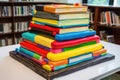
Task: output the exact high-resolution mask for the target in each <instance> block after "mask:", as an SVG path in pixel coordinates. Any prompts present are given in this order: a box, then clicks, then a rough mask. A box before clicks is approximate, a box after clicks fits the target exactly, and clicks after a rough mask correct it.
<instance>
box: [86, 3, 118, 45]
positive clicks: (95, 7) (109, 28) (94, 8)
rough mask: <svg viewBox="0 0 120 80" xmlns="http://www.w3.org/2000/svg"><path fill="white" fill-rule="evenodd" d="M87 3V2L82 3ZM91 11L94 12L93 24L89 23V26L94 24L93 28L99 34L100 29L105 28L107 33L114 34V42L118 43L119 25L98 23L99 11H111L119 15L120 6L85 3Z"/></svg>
mask: <svg viewBox="0 0 120 80" xmlns="http://www.w3.org/2000/svg"><path fill="white" fill-rule="evenodd" d="M84 5H87V4H84ZM87 6H88V8H89V9H90V11H91V12H93V13H94V16H93V20H94V21H93V22H94V23H93V24H90V25H91V26H94V29H95V30H96V32H97V34H98V35H100V31H101V30H105V31H106V32H107V34H110V35H114V38H115V43H117V44H120V36H119V35H120V26H115V25H114V26H110V25H104V24H100V23H99V22H100V14H101V12H103V11H104V12H106V11H113V12H115V13H116V14H117V15H120V6H98V5H87Z"/></svg>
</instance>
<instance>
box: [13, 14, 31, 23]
mask: <svg viewBox="0 0 120 80" xmlns="http://www.w3.org/2000/svg"><path fill="white" fill-rule="evenodd" d="M30 20H32V15H28V16H14V22H25V21H27V22H28V21H30Z"/></svg>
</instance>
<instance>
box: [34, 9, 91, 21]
mask: <svg viewBox="0 0 120 80" xmlns="http://www.w3.org/2000/svg"><path fill="white" fill-rule="evenodd" d="M34 17H38V18H45V19H54V20H66V19H82V18H89V13H88V12H86V13H68V14H66V13H65V14H54V13H49V12H45V11H37V12H36V13H35V14H34Z"/></svg>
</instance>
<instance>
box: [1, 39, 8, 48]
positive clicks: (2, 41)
mask: <svg viewBox="0 0 120 80" xmlns="http://www.w3.org/2000/svg"><path fill="white" fill-rule="evenodd" d="M6 45H7V44H6V41H5V39H4V38H2V39H0V47H2V46H6Z"/></svg>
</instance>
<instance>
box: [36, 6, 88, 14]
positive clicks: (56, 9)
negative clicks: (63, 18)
mask: <svg viewBox="0 0 120 80" xmlns="http://www.w3.org/2000/svg"><path fill="white" fill-rule="evenodd" d="M41 8H43V9H42V10H43V11H46V12H50V13H73V12H87V9H88V7H87V6H82V5H62V4H53V5H43V6H41V5H40V6H39V5H38V6H36V9H37V11H39V9H41Z"/></svg>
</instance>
